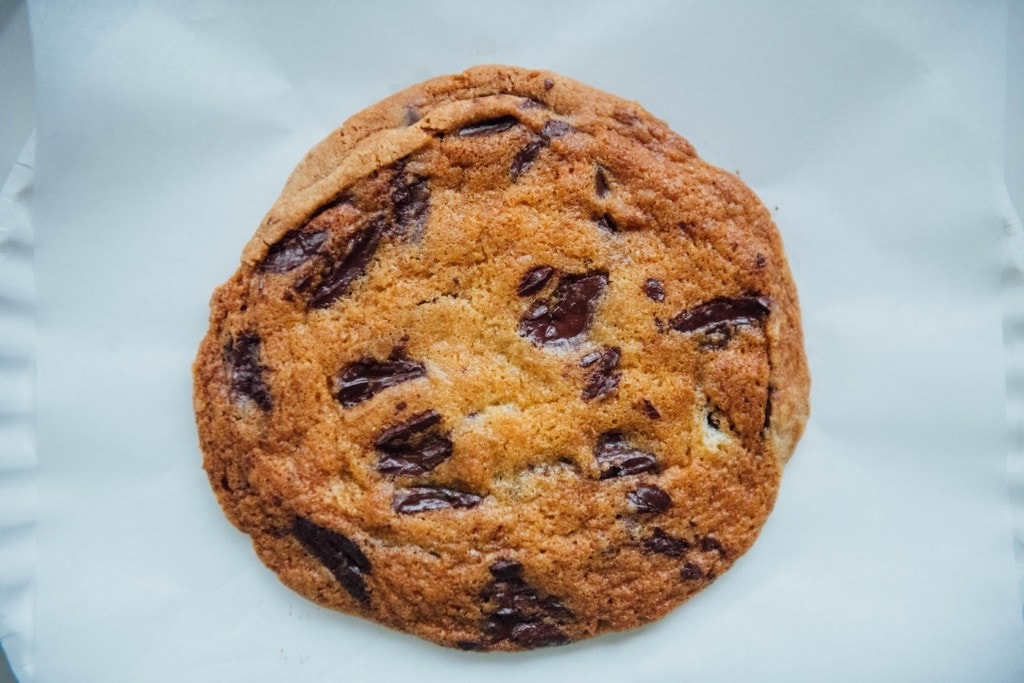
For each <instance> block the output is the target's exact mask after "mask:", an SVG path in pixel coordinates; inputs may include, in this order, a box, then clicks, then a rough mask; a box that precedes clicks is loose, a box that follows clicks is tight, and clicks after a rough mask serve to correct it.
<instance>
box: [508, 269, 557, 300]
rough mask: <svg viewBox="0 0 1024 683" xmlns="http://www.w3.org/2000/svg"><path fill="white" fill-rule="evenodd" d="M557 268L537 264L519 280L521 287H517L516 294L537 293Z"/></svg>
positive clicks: (528, 294) (527, 294)
mask: <svg viewBox="0 0 1024 683" xmlns="http://www.w3.org/2000/svg"><path fill="white" fill-rule="evenodd" d="M554 273H555V269H554V268H552V267H551V266H535V267H533V268H530V269H529V270H528V271H526V273H525V274H524V275H523V277H522V279H520V280H519V287H518V288H517V289H516V294H518V295H519V296H530V295H531V294H536V293H537V292H539V291H540V290H542V289H544V285H546V284H547V283H548V280H550V279H551V276H552V275H554Z"/></svg>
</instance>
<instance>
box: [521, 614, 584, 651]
mask: <svg viewBox="0 0 1024 683" xmlns="http://www.w3.org/2000/svg"><path fill="white" fill-rule="evenodd" d="M509 640H511V641H512V642H513V643H515V644H516V645H519V646H520V647H525V648H529V649H534V648H538V647H549V646H551V645H564V644H566V643H568V642H569V637H568V636H567V635H565V633H563V632H562V629H560V628H558V627H557V626H555V625H554V624H549V623H547V622H544V621H528V622H526V623H522V624H516V625H515V626H513V627H512V633H511V634H510V635H509Z"/></svg>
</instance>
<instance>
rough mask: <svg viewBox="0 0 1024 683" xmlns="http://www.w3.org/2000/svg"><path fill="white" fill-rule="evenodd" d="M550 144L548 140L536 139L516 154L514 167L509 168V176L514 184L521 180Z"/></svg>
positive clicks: (513, 162)
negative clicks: (520, 177)
mask: <svg viewBox="0 0 1024 683" xmlns="http://www.w3.org/2000/svg"><path fill="white" fill-rule="evenodd" d="M547 144H548V140H546V139H544V138H542V137H538V138H534V139H533V140H531V141H530V142H528V143H526V146H525V147H523V148H522V149H521V150H519V152H518V153H517V154H516V156H515V158H513V159H512V166H511V167H509V175H510V176H511V177H512V180H513V182H514V181H516V180H519V176H521V175H523V173H525V172H526V170H527V169H528V168H530V164H532V163H533V160H534V159H536V158H537V155H538V154H540V151H541V150H542V149H544V148H545V147H546V146H547Z"/></svg>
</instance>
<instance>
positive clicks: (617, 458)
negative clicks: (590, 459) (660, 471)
mask: <svg viewBox="0 0 1024 683" xmlns="http://www.w3.org/2000/svg"><path fill="white" fill-rule="evenodd" d="M594 459H595V460H597V465H598V467H599V468H600V469H601V479H610V478H612V477H626V476H629V475H632V474H640V473H641V472H651V471H653V470H656V469H657V467H658V461H657V460H656V459H655V458H654V456H653V455H652V454H651V453H647V452H645V451H641V450H638V449H636V448H633V447H632V446H630V445H629V443H628V442H627V441H626V437H625V436H623V435H622V434H621V433H620V432H605V433H604V434H602V435H601V436H599V437H598V439H597V445H596V446H594Z"/></svg>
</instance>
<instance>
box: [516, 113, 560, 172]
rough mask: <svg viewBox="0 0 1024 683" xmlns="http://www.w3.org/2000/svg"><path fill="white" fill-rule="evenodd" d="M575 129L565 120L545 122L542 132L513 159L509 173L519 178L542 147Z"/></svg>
mask: <svg viewBox="0 0 1024 683" xmlns="http://www.w3.org/2000/svg"><path fill="white" fill-rule="evenodd" d="M573 130H575V129H574V128H573V127H572V126H571V125H569V124H568V123H566V122H565V121H554V120H552V121H548V122H547V123H545V124H544V128H542V129H541V132H540V134H539V135H537V136H536V137H535V138H533V139H532V140H530V141H529V142H528V143H526V145H525V146H524V147H523V148H522V149H521V150H519V152H518V153H517V154H516V156H515V158H514V159H512V166H511V167H510V168H509V175H510V176H512V180H513V182H514V181H516V180H519V176H521V175H522V174H523V173H525V172H526V171H527V169H529V168H530V165H531V164H532V163H533V160H534V159H536V158H537V155H538V154H540V152H541V150H542V149H544V148H545V147H547V146H548V145H549V144H551V141H552V140H554V139H555V138H560V137H562V136H564V135H567V134H569V133H571V132H572V131H573Z"/></svg>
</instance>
